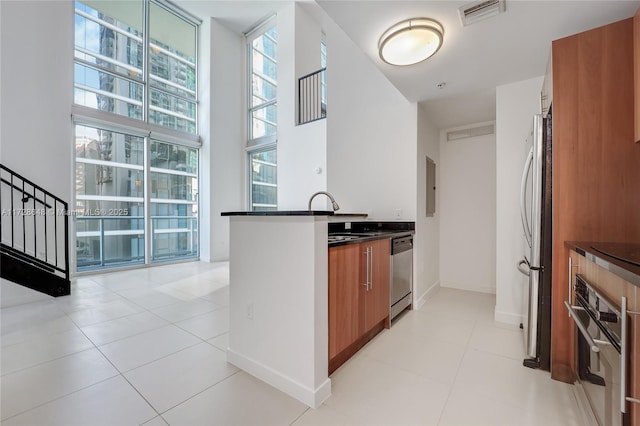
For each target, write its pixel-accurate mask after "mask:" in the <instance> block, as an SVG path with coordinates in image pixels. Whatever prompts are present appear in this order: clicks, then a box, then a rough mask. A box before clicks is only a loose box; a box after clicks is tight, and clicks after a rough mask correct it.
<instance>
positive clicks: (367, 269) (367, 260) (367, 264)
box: [363, 247, 370, 291]
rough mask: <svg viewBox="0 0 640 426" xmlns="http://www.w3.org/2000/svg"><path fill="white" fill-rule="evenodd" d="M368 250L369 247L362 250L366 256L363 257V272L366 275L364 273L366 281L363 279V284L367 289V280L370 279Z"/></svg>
mask: <svg viewBox="0 0 640 426" xmlns="http://www.w3.org/2000/svg"><path fill="white" fill-rule="evenodd" d="M369 250H370V247H367V248H366V249H365V252H364V254H365V256H366V257H365V266H364V268H365V273H366V274H367V275H366V281H365V283H364V284H363V285H364V286H365V287H366V288H367V291H369V280H370V275H369Z"/></svg>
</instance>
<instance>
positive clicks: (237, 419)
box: [162, 372, 308, 425]
mask: <svg viewBox="0 0 640 426" xmlns="http://www.w3.org/2000/svg"><path fill="white" fill-rule="evenodd" d="M307 408H308V407H307V406H306V405H304V404H302V403H301V402H298V401H296V400H295V399H293V398H291V397H290V396H287V395H285V394H284V393H282V392H280V391H279V390H277V389H274V388H272V387H271V386H269V385H267V384H265V383H264V382H261V381H260V380H258V379H256V378H254V377H252V376H250V375H248V374H246V373H245V372H239V373H237V374H234V375H233V376H231V377H229V378H228V379H226V380H224V381H222V382H220V383H219V384H218V385H216V386H213V387H211V388H209V389H207V390H206V391H204V392H202V393H200V394H198V395H196V396H194V397H193V398H191V399H189V400H188V401H186V402H184V403H182V404H180V405H178V406H177V407H175V408H173V409H171V410H169V411H167V412H166V413H164V414H163V415H162V417H163V418H164V419H165V420H166V421H167V422H168V423H169V424H171V425H173V424H176V425H177V424H187V425H230V424H237V425H288V424H291V423H292V422H293V421H295V420H296V419H297V418H298V417H299V416H300V415H301V414H302V413H304V412H305V411H306V410H307Z"/></svg>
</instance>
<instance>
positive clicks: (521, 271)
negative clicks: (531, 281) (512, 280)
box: [518, 257, 531, 277]
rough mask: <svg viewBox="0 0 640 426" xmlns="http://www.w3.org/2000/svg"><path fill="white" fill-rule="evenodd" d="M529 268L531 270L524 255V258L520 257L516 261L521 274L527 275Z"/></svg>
mask: <svg viewBox="0 0 640 426" xmlns="http://www.w3.org/2000/svg"><path fill="white" fill-rule="evenodd" d="M522 265H527V269H524V268H523V267H522ZM530 270H531V265H530V264H529V261H528V260H527V258H526V257H525V258H524V259H521V260H520V261H519V262H518V271H520V273H521V274H522V275H526V276H527V277H528V276H529V271H530Z"/></svg>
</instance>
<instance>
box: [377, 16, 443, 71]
mask: <svg viewBox="0 0 640 426" xmlns="http://www.w3.org/2000/svg"><path fill="white" fill-rule="evenodd" d="M443 36H444V30H443V28H442V25H440V23H438V22H436V21H434V20H433V19H428V18H413V19H407V20H406V21H402V22H399V23H397V24H395V25H394V26H392V27H391V28H389V29H388V30H387V31H385V32H384V34H382V37H380V41H379V42H378V53H379V54H380V59H382V60H383V61H384V62H386V63H388V64H391V65H413V64H417V63H418V62H422V61H424V60H425V59H427V58H430V57H431V56H433V54H434V53H436V52H437V51H438V49H440V46H442V40H443Z"/></svg>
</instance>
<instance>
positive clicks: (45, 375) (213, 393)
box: [0, 262, 581, 426]
mask: <svg viewBox="0 0 640 426" xmlns="http://www.w3.org/2000/svg"><path fill="white" fill-rule="evenodd" d="M494 305H495V296H494V295H488V294H482V293H473V292H468V291H462V290H454V289H444V288H443V289H440V290H439V291H437V292H436V293H435V294H434V295H433V296H432V297H431V298H430V299H429V300H428V301H427V302H426V303H425V305H424V306H423V307H422V308H421V309H420V310H415V311H408V312H405V313H403V315H402V316H401V317H399V319H398V320H397V321H395V322H394V324H393V326H392V327H391V329H389V330H384V331H383V332H382V333H380V334H379V335H378V336H376V337H375V338H374V339H373V340H372V341H371V342H369V343H368V344H367V345H366V346H365V347H364V348H363V349H362V350H361V351H360V352H359V353H358V354H356V355H355V356H354V357H353V358H351V359H350V360H349V361H348V362H347V363H346V364H345V365H343V366H342V367H341V368H339V369H338V370H337V371H336V372H334V374H333V375H332V376H331V379H332V395H331V397H330V398H329V399H328V400H327V401H325V403H324V404H322V405H321V406H320V407H319V408H318V409H316V410H313V409H310V408H308V407H306V406H305V405H303V404H301V403H300V402H298V401H296V400H294V399H292V398H290V397H289V396H287V395H285V394H283V393H282V392H280V391H278V390H275V389H274V388H272V387H270V386H268V385H267V384H265V383H263V382H261V381H260V380H258V379H255V378H253V377H252V376H250V375H248V374H246V373H245V372H243V371H239V370H238V369H237V368H236V367H234V366H232V365H230V364H228V363H227V362H226V354H225V351H226V348H227V346H228V342H229V334H228V330H229V308H228V306H229V268H228V262H220V263H206V262H186V263H181V264H166V265H160V266H155V267H152V268H143V269H139V270H130V271H117V272H110V273H104V274H98V275H88V276H83V277H79V278H74V279H73V281H72V295H71V296H65V297H61V298H58V299H51V298H45V299H42V300H41V299H34V301H33V302H31V303H26V304H23V305H19V306H12V307H6V308H2V309H1V310H0V331H1V334H2V335H1V339H0V340H1V343H2V369H1V373H2V377H1V380H0V386H1V388H0V396H1V400H0V406H1V407H2V412H1V417H2V424H3V425H19V424H22V425H36V424H46V425H63V424H64V425H86V426H90V425H100V424H108V425H140V424H145V425H148V426H165V425H198V424H202V425H215V424H224V425H227V424H242V425H249V424H256V425H268V424H276V425H287V424H295V425H373V424H377V425H408V424H411V425H414V424H415V425H435V424H443V425H448V424H464V425H498V424H508V425H520V424H532V425H579V424H580V421H581V417H580V415H579V413H578V411H577V410H578V409H577V404H576V402H575V397H574V394H573V392H572V386H569V385H566V384H564V383H560V382H555V381H552V380H551V379H550V378H549V373H547V372H544V371H538V370H531V369H527V368H524V367H523V366H522V359H523V358H524V342H523V336H522V331H521V330H519V329H517V328H514V327H511V326H508V325H501V324H496V323H495V322H494V321H493V317H494V315H493V310H494Z"/></svg>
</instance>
